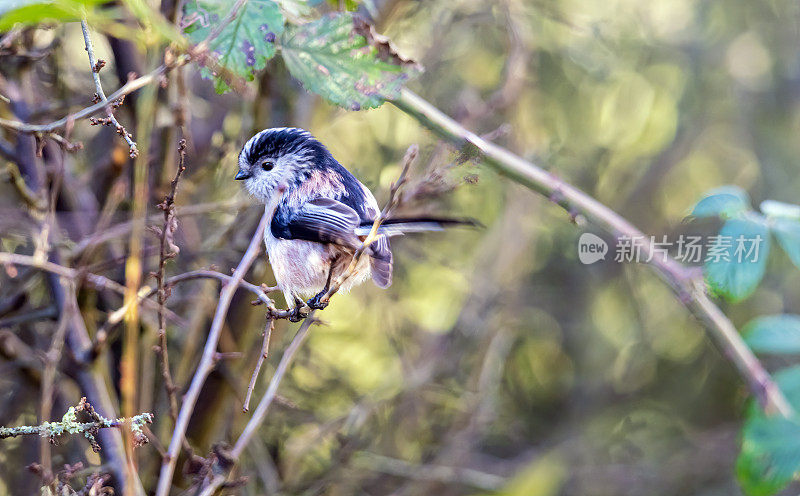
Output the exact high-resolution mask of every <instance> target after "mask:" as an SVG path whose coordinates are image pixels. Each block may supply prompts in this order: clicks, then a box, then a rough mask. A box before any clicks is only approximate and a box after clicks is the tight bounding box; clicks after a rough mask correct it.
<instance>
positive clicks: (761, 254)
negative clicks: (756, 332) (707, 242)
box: [703, 215, 770, 302]
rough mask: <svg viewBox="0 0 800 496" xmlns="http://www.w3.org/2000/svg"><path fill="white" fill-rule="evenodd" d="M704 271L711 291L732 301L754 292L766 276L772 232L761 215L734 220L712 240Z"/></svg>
mask: <svg viewBox="0 0 800 496" xmlns="http://www.w3.org/2000/svg"><path fill="white" fill-rule="evenodd" d="M712 238H713V240H712V243H711V246H710V247H709V250H708V253H706V259H705V265H704V267H703V271H704V273H705V277H706V281H707V282H708V284H709V286H710V288H711V291H712V292H713V293H714V294H716V295H718V296H721V297H723V298H725V299H727V300H729V301H734V302H735V301H740V300H742V299H744V298H746V297H748V296H750V294H752V293H753V291H755V289H756V287H757V286H758V283H759V282H761V279H762V278H763V277H764V269H765V268H766V265H767V257H768V255H769V246H770V240H769V230H768V229H767V226H766V224H765V221H764V219H763V218H761V217H760V216H756V215H749V216H747V217H746V218H741V219H731V220H728V221H726V222H725V225H723V226H722V229H721V230H720V232H719V235H717V236H713V237H712Z"/></svg>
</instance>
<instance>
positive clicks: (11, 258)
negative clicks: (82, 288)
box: [0, 252, 178, 320]
mask: <svg viewBox="0 0 800 496" xmlns="http://www.w3.org/2000/svg"><path fill="white" fill-rule="evenodd" d="M0 264H2V265H12V266H13V265H25V266H27V267H34V268H37V269H39V270H44V271H46V272H51V273H53V274H56V275H59V276H61V277H65V278H67V279H70V280H73V281H75V282H76V283H78V282H80V281H84V280H85V281H86V282H87V283H88V284H89V285H90V286H92V287H93V288H95V289H98V290H99V289H107V290H110V291H114V292H115V293H119V294H121V295H124V294H125V286H123V285H122V284H120V283H118V282H116V281H112V280H111V279H109V278H107V277H105V276H101V275H98V274H93V273H91V272H85V271H83V270H80V269H73V268H70V267H65V266H63V265H59V264H56V263H53V262H50V261H48V260H43V259H41V258H37V257H35V256H29V255H20V254H18V253H7V252H0ZM154 293H155V290H153V291H152V292H151V293H150V295H152V294H154ZM142 300H144V304H145V305H146V306H147V307H148V308H150V309H152V310H158V306H157V304H156V303H155V302H153V301H150V300H147V299H146V298H141V299H140V301H142ZM122 308H123V309H124V308H125V307H124V306H123V307H122ZM120 310H121V312H120V314H122V313H124V310H122V309H120ZM113 315H115V314H114V313H112V316H113ZM167 315H168V316H169V317H170V319H173V320H176V319H178V316H177V315H175V314H174V313H172V312H169V311H167Z"/></svg>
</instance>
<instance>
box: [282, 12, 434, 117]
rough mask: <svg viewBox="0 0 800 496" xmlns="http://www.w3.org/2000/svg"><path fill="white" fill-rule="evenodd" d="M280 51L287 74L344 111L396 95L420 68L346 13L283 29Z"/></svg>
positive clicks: (360, 20) (377, 102)
mask: <svg viewBox="0 0 800 496" xmlns="http://www.w3.org/2000/svg"><path fill="white" fill-rule="evenodd" d="M281 53H282V54H283V58H284V60H285V61H286V66H287V67H288V68H289V72H291V74H292V76H294V77H295V78H296V79H298V80H299V81H300V82H301V83H302V84H303V86H305V88H306V89H307V90H309V91H312V92H314V93H317V94H319V95H321V96H322V97H324V98H325V99H326V100H328V101H329V102H331V103H333V104H336V105H339V106H340V107H344V108H346V109H350V110H360V109H363V108H374V107H378V106H380V105H381V104H383V102H384V101H386V100H387V99H391V98H396V97H397V96H399V94H400V88H401V87H402V85H403V84H404V83H405V82H406V81H407V80H408V79H409V78H410V77H412V76H414V75H416V74H418V73H419V72H420V70H421V69H420V68H419V66H418V65H417V64H415V63H414V62H412V61H409V60H406V59H404V58H402V57H400V56H399V55H398V54H397V53H396V51H395V50H394V49H393V48H392V46H391V45H390V43H389V42H388V40H387V39H385V38H383V37H381V36H380V35H377V34H375V33H374V32H373V31H372V30H371V28H370V26H369V25H368V24H367V23H366V22H365V21H363V20H362V19H361V18H360V17H358V16H355V15H352V14H347V13H340V14H332V15H328V16H325V17H323V18H321V19H318V20H316V21H314V22H310V23H307V24H303V25H302V26H297V27H290V28H288V29H287V30H286V32H285V33H284V36H283V37H282V39H281Z"/></svg>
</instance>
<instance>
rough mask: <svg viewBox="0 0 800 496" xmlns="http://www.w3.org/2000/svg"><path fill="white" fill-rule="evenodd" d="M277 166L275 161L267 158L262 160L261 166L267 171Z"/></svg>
mask: <svg viewBox="0 0 800 496" xmlns="http://www.w3.org/2000/svg"><path fill="white" fill-rule="evenodd" d="M274 167H275V162H273V161H272V160H265V161H263V162H261V168H262V169H264V170H265V171H271V170H272V169H273V168H274Z"/></svg>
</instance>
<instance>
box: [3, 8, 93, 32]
mask: <svg viewBox="0 0 800 496" xmlns="http://www.w3.org/2000/svg"><path fill="white" fill-rule="evenodd" d="M108 1H109V0H50V1H46V0H45V1H42V0H38V1H37V0H5V1H0V31H7V30H9V29H11V28H12V27H13V26H14V25H15V24H17V23H20V24H39V23H42V22H55V21H60V22H64V21H77V20H79V19H81V18H82V17H83V16H84V15H85V12H86V10H87V9H91V8H92V7H95V6H97V5H100V4H103V3H106V2H108Z"/></svg>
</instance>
